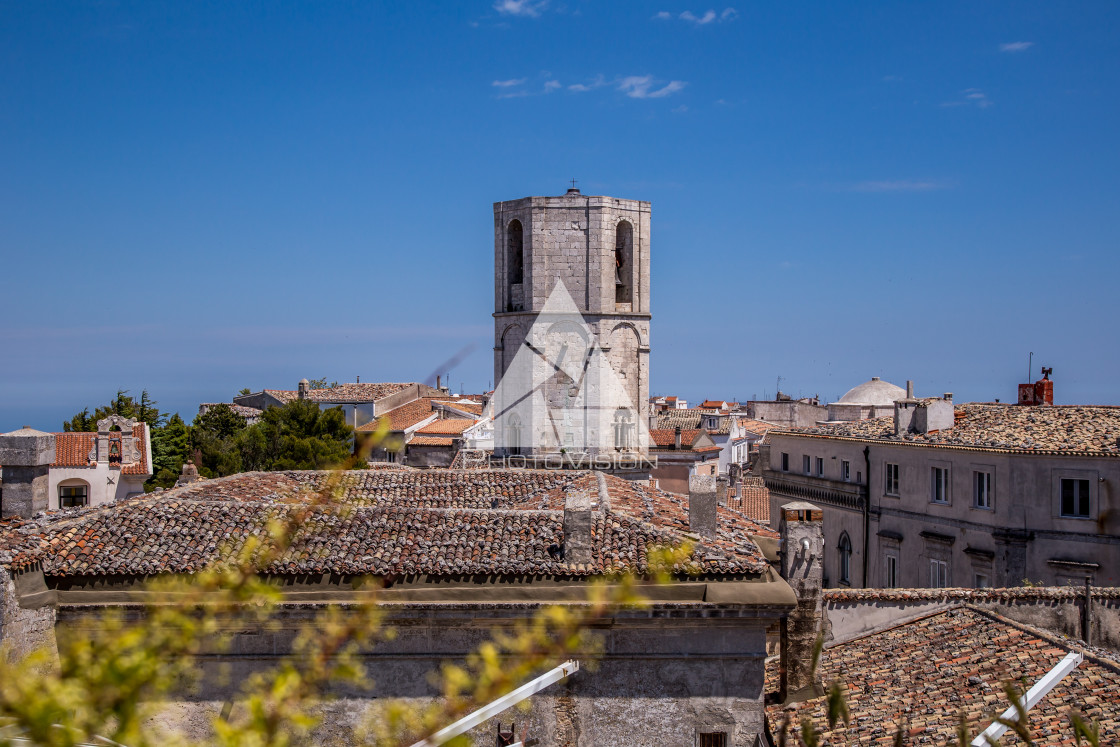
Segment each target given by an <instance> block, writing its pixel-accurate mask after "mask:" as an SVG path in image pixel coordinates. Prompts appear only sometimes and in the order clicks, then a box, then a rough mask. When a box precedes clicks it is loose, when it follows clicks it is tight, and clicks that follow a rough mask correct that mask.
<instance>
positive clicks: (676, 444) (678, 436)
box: [673, 425, 681, 451]
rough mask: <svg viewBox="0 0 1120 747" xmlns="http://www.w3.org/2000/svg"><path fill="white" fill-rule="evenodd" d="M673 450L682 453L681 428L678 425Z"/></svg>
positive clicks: (674, 432) (675, 430) (674, 434)
mask: <svg viewBox="0 0 1120 747" xmlns="http://www.w3.org/2000/svg"><path fill="white" fill-rule="evenodd" d="M673 448H674V449H676V450H677V451H680V448H681V427H680V426H679V425H678V426H677V427H676V428H674V429H673Z"/></svg>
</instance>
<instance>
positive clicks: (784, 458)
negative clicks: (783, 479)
mask: <svg viewBox="0 0 1120 747" xmlns="http://www.w3.org/2000/svg"><path fill="white" fill-rule="evenodd" d="M782 472H789V454H787V453H785V452H784V451H783V452H782Z"/></svg>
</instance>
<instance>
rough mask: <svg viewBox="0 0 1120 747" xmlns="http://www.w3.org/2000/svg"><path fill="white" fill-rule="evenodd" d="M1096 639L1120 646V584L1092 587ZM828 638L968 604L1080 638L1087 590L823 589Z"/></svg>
mask: <svg viewBox="0 0 1120 747" xmlns="http://www.w3.org/2000/svg"><path fill="white" fill-rule="evenodd" d="M1092 598H1093V603H1092V608H1091V616H1090V621H1091V632H1090V637H1091V642H1092V644H1093V645H1095V646H1100V647H1102V648H1108V649H1111V650H1113V651H1120V588H1093V589H1092ZM824 602H825V612H826V615H827V617H828V622H829V627H830V629H831V630H830V636H829V639H828V642H829V643H842V642H844V641H847V640H851V639H852V638H857V637H859V636H862V635H867V634H868V633H873V632H876V631H879V630H884V629H886V628H890V627H893V626H895V625H900V624H902V623H905V622H908V621H910V620H914V619H916V618H919V617H924V616H925V615H929V614H933V613H934V612H939V611H940V610H944V609H948V608H950V607H955V606H958V605H961V604H969V605H972V606H974V607H978V608H980V609H982V610H986V611H988V612H993V613H995V614H997V615H1003V616H1004V617H1007V618H1009V619H1011V620H1015V621H1016V622H1020V623H1024V624H1027V625H1033V626H1035V627H1038V628H1043V629H1044V630H1049V631H1051V632H1053V633H1057V634H1060V635H1064V636H1066V637H1068V638H1074V639H1079V640H1080V639H1081V638H1082V634H1083V627H1082V626H1083V625H1084V621H1083V617H1082V616H1083V613H1084V609H1085V592H1084V589H1079V588H1077V587H1041V588H1040V587H1024V588H1012V589H853V590H839V589H830V590H828V591H826V592H825V594H824Z"/></svg>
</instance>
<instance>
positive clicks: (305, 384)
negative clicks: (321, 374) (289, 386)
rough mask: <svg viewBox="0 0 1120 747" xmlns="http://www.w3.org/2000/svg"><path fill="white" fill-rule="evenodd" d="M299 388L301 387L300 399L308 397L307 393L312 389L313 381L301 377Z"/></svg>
mask: <svg viewBox="0 0 1120 747" xmlns="http://www.w3.org/2000/svg"><path fill="white" fill-rule="evenodd" d="M298 389H299V392H298V396H299V398H300V399H307V393H308V392H309V391H311V382H309V381H308V380H307V379H300V380H299V387H298Z"/></svg>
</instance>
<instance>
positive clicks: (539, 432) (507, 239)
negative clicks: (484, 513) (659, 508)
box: [494, 189, 650, 453]
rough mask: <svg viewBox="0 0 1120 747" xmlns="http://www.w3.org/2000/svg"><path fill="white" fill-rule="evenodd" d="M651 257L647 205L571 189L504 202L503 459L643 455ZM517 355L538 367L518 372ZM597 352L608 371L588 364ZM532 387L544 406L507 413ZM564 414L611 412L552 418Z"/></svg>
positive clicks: (498, 334)
mask: <svg viewBox="0 0 1120 747" xmlns="http://www.w3.org/2000/svg"><path fill="white" fill-rule="evenodd" d="M649 259H650V204H649V203H648V202H642V201H639V200H624V199H618V198H614V197H603V196H588V195H582V194H580V192H579V190H577V189H570V190H568V192H567V194H565V195H561V196H559V197H525V198H522V199H519V200H512V201H508V202H507V201H503V202H497V203H495V204H494V380H495V382H496V385H497V389H496V395H495V398H496V400H499V401H501V400H502V398H503V396H505V397H506V399H508V400H509V401H508V402H507V403H506V406H505V408H503V407H502V406H501V405H500V404H499V407H498V411H497V412H496V413H495V423H496V433H495V444H496V450H497V452H499V453H501V452H503V451H504V452H507V453H547V452H549V451H565V450H566V451H568V452H584V453H596V452H598V451H600V450H610V449H614V450H619V451H627V450H637V451H644V449H645V446H644V444H643V443H642V441H643V438H642V432H643V431H644V430H645V429H646V428H647V427H648V407H649V350H650V348H649V323H650V292H649V286H650V282H649V280H650V275H649V272H650V269H649V268H650V263H649ZM519 354H520V355H521V356H522V358H523V359H524V358H533V361H532V365H533V369H532V371H530V372H519V371H517V370H516V369H517V367H515V361H517V360H518V356H519ZM596 356H598V357H601V358H602V360H603V367H602V370H599V369H598V368H596V366H594V365H588V364H589V363H590V364H594V363H595V362H596V361H595V358H596ZM538 369H539V370H538ZM511 374H512V375H514V376H516V377H519V378H518V381H517V382H516V383H515V384H514V383H513V382H512V380H511V379H508V378H507V376H509V375H511ZM538 374H539V376H538ZM542 376H543V378H545V379H550V380H549V381H546V382H544V383H543V386H541V384H542V382H540V381H538V380H537V379H538V378H541V377H542ZM521 378H523V379H525V380H524V381H521V380H520V379H521ZM503 380H505V386H503V383H502V382H503ZM608 380H609V381H608ZM513 390H515V391H513ZM529 391H533V392H535V394H534V395H533V398H534V401H535V402H536V404H535V405H534V406H533V407H529V408H528V409H527V410H526V411H525V412H524V413H521V412H519V413H518V414H517V416H516V417H515V418H512V419H511V418H509V417H503V414H504V412H505V410H507V409H508V408H509V407H510V406H513V405H514V403H517V402H519V401H521V400H522V399H523V398H525V395H526V394H527V393H528V392H529ZM595 398H599V399H598V400H596V399H595ZM615 400H619V402H615ZM526 401H528V400H526ZM573 403H574V404H573ZM564 408H567V410H568V411H569V413H572V412H576V411H577V410H579V411H581V412H583V413H591V412H592V411H593V410H595V409H596V408H598V409H601V410H602V412H601V413H600V414H598V415H595V414H590V415H580V414H578V413H577V414H575V415H571V414H568V415H566V416H564V417H565V418H567V419H566V420H564V422H563V423H561V422H560V421H561V420H563V418H559V417H557V418H555V425H553V424H546V423H545V422H543V421H545V420H547V419H548V412H555V411H559V410H561V409H564ZM619 410H626V411H627V412H626V413H619V412H618V411H619ZM573 418H574V420H575V421H576V422H569V421H572V420H573ZM526 419H529V420H531V421H532V422H525V420H526ZM581 419H582V422H580V421H581ZM596 419H598V420H596ZM573 429H574V430H577V431H580V432H579V433H577V434H575V437H573V436H572V434H571V433H570V432H568V433H564V432H561V431H564V430H568V431H571V430H573ZM551 431H557V432H556V433H552V432H551Z"/></svg>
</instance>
